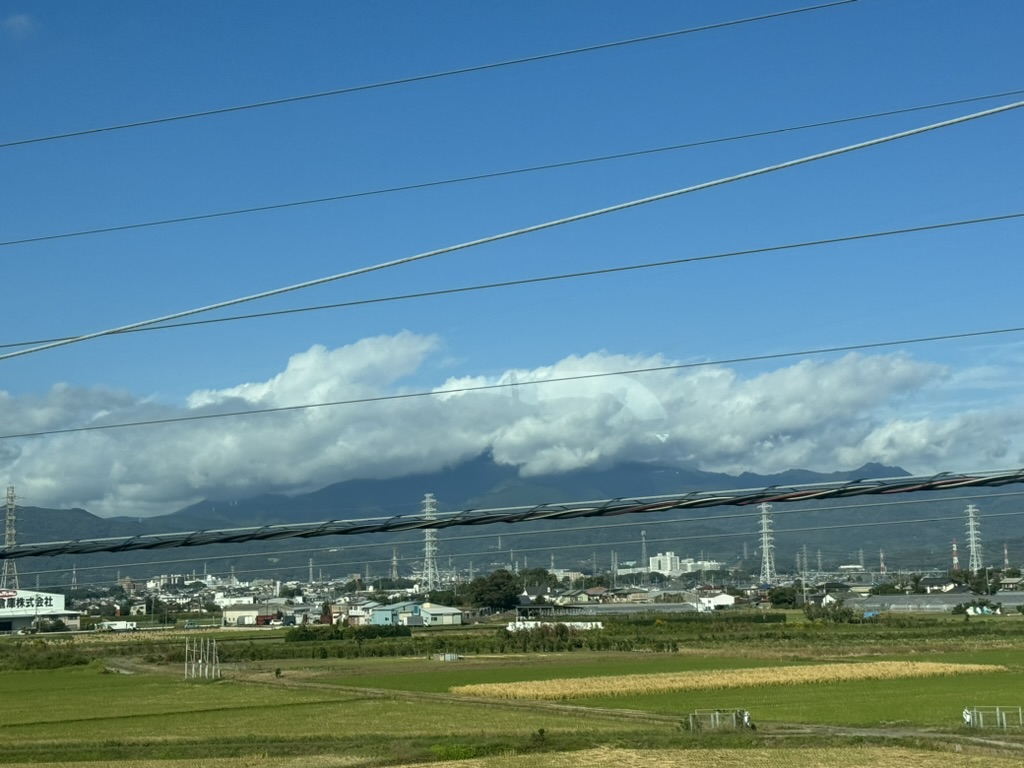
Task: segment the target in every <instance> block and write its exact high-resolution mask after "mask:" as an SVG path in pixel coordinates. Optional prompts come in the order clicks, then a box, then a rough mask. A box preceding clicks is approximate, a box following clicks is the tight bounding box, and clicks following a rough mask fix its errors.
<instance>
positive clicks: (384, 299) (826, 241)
mask: <svg viewBox="0 0 1024 768" xmlns="http://www.w3.org/2000/svg"><path fill="white" fill-rule="evenodd" d="M1020 218H1024V211H1022V212H1015V213H1006V214H1000V215H996V216H985V217H981V218H974V219H961V220H959V221H945V222H940V223H938V224H924V225H921V226H917V227H903V228H901V229H888V230H884V231H880V232H867V233H862V234H855V235H840V236H838V237H830V238H823V239H818V240H805V241H803V242H798V243H785V244H782V245H770V246H765V247H761V248H747V249H744V250H741V251H725V252H723V253H713V254H705V255H702V256H687V257H683V258H678V259H668V260H664V261H654V262H647V263H644V264H627V265H624V266H620V267H607V268H604V269H591V270H586V271H583V272H568V273H563V274H559V275H542V276H540V277H526V278H521V279H518V280H506V281H503V282H498V283H484V284H480V285H466V286H460V287H455V288H441V289H438V290H435V291H421V292H419V293H406V294H401V295H397V296H379V297H376V298H370V299H357V300H353V301H343V302H337V303H335V304H320V305H317V306H311V307H295V308H292V309H278V310H273V311H269V312H253V313H249V314H245V315H230V316H228V317H216V318H207V319H203V320H189V321H185V322H180V323H164V324H161V325H148V326H145V327H142V328H132V329H130V330H126V331H122V333H141V332H146V331H163V330H169V329H172V328H189V327H193V326H198V325H212V324H215V323H229V322H235V321H238V320H256V319H260V318H268V317H280V316H284V315H294V314H300V313H304V312H320V311H324V310H328V309H347V308H349V307H359V306H365V305H369V304H383V303H388V302H392V301H408V300H412V299H424V298H433V297H437V296H451V295H455V294H459V293H471V292H474V291H487V290H494V289H497V288H513V287H518V286H523V285H534V284H538V283H547V282H555V281H559V280H575V279H579V278H582V277H597V276H603V275H615V274H620V273H623V272H633V271H638V270H643V269H658V268H662V267H672V266H678V265H681V264H690V263H694V262H700V261H712V260H716V259H726V258H732V257H736V256H752V255H755V254H761V253H774V252H778V251H785V250H793V249H798V248H810V247H814V246H820V245H835V244H837V243H850V242H856V241H858V240H868V239H872V238H880V237H891V236H895V235H908V234H918V233H921V232H930V231H934V230H941V229H951V228H954V227H966V226H971V225H977V224H991V223H994V222H1000V221H1011V220H1013V219H1020ZM118 335H119V334H118ZM74 338H77V336H60V337H55V338H49V339H35V340H32V341H15V342H8V343H6V344H0V349H11V348H16V347H24V346H29V345H33V344H49V343H51V342H55V341H66V340H68V339H74Z"/></svg>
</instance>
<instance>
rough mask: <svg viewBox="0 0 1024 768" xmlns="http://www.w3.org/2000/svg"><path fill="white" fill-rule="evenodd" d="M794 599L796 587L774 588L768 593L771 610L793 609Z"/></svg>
mask: <svg viewBox="0 0 1024 768" xmlns="http://www.w3.org/2000/svg"><path fill="white" fill-rule="evenodd" d="M796 598H797V591H796V587H775V588H774V589H772V590H770V591H769V592H768V599H769V600H771V603H772V607H773V608H795V607H796Z"/></svg>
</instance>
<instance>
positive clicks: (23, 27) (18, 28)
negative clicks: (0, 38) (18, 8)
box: [2, 13, 36, 39]
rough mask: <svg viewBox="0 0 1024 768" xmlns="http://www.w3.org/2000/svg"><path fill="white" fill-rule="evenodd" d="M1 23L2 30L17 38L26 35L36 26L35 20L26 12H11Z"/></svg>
mask: <svg viewBox="0 0 1024 768" xmlns="http://www.w3.org/2000/svg"><path fill="white" fill-rule="evenodd" d="M2 24H3V28H4V31H5V32H6V33H7V34H8V35H10V36H11V37H13V38H17V39H21V38H25V37H28V36H29V35H31V34H32V33H33V32H34V31H35V28H36V25H35V22H34V21H33V20H32V17H31V16H29V15H28V14H27V13H12V14H11V15H10V16H8V17H7V18H5V19H4V20H3V22H2Z"/></svg>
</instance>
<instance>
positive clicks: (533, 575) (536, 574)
mask: <svg viewBox="0 0 1024 768" xmlns="http://www.w3.org/2000/svg"><path fill="white" fill-rule="evenodd" d="M519 583H520V584H521V585H522V586H523V587H557V586H558V578H557V577H556V576H555V575H554V574H553V573H551V572H550V571H548V570H547V569H546V568H526V569H524V570H522V571H520V572H519Z"/></svg>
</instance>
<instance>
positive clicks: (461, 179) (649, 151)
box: [0, 89, 1024, 248]
mask: <svg viewBox="0 0 1024 768" xmlns="http://www.w3.org/2000/svg"><path fill="white" fill-rule="evenodd" d="M1021 94H1024V89H1018V90H1013V91H1002V92H1000V93H991V94H986V95H984V96H970V97H966V98H962V99H950V100H947V101H939V102H933V103H931V104H919V105H916V106H912V107H901V108H899V109H889V110H884V111H881V112H870V113H867V114H861V115H853V116H850V117H839V118H833V119H831V120H821V121H818V122H813V123H803V124H800V125H792V126H785V127H782V128H772V129H768V130H763V131H754V132H752V133H740V134H734V135H731V136H720V137H717V138H711V139H702V140H699V141H690V142H685V143H682V144H671V145H668V146H662V147H649V148H646V149H637V150H631V151H626V152H617V153H614V154H607V155H598V156H595V157H585V158H579V159H576V160H564V161H561V162H554V163H545V164H542V165H532V166H526V167H521V168H511V169H505V170H499V171H489V172H485V173H476V174H470V175H467V176H455V177H452V178H446V179H434V180H432V181H422V182H414V183H410V184H402V185H398V186H392V187H380V188H377V189H369V190H363V191H357V192H348V193H343V194H337V195H329V196H326V197H315V198H308V199H303V200H289V201H285V202H281V203H269V204H267V205H256V206H248V207H243V208H233V209H228V210H222V211H212V212H207V213H198V214H193V215H189V216H174V217H169V218H161V219H152V220H149V221H140V222H134V223H130V224H115V225H112V226H107V227H93V228H90V229H79V230H74V231H70V232H57V233H54V234H48V235H35V236H32V237H23V238H18V239H14V240H5V241H0V248H2V247H7V246H15V245H26V244H29V243H40V242H46V241H49V240H64V239H69V238H75V237H85V236H88V235H104V234H111V233H114V232H126V231H130V230H135V229H149V228H153V227H162V226H168V225H171V224H185V223H189V222H197V221H208V220H211V219H223V218H229V217H232V216H242V215H247V214H254V213H269V212H271V211H280V210H286V209H289V208H302V207H306V206H311V205H322V204H326V203H337V202H342V201H345V200H355V199H358V198H362V197H374V196H378V195H388V194H393V193H396V192H411V191H414V190H419V189H430V188H433V187H442V186H449V185H453V184H463V183H466V182H471V181H484V180H486V179H498V178H502V177H508V176H517V175H522V174H528V173H536V172H540V171H551V170H559V169H563V168H573V167H577V166H583V165H591V164H595V163H604V162H609V161H612V160H625V159H628V158H635V157H644V156H647V155H656V154H661V153H665V152H675V151H679V150H683V149H694V148H697V147H706V146H711V145H714V144H724V143H727V142H734V141H744V140H746V139H756V138H762V137H766V136H777V135H779V134H785V133H795V132H797V131H804V130H809V129H812V128H825V127H828V126H834V125H842V124H844V123H853V122H858V121H862V120H872V119H876V118H881V117H892V116H894V115H902V114H908V113H911V112H922V111H924V110H929V109H939V108H941V107H950V106H956V105H962V104H971V103H976V102H979V101H989V100H991V99H997V98H1006V97H1009V96H1019V95H1021Z"/></svg>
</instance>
